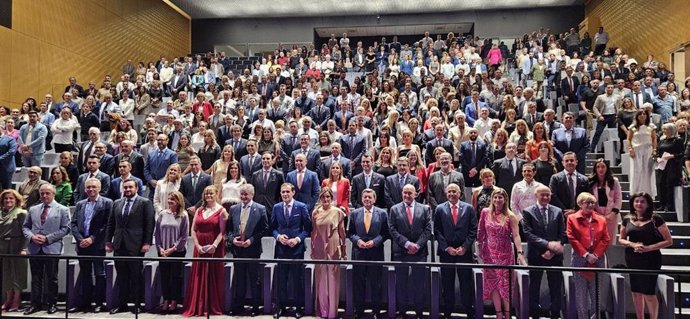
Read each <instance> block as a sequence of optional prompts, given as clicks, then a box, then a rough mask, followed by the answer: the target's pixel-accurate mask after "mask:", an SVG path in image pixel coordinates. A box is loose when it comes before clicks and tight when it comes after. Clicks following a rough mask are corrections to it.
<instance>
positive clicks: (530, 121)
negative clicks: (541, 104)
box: [522, 101, 544, 130]
mask: <svg viewBox="0 0 690 319" xmlns="http://www.w3.org/2000/svg"><path fill="white" fill-rule="evenodd" d="M522 119H523V120H525V122H527V127H528V128H529V129H530V130H532V129H533V128H534V124H536V123H538V122H543V121H544V114H543V113H542V112H537V103H534V102H532V101H529V102H527V113H525V114H524V115H522Z"/></svg>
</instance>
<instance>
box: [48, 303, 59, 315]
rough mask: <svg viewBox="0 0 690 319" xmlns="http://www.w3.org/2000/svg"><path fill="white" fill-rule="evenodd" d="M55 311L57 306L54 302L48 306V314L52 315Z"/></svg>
mask: <svg viewBox="0 0 690 319" xmlns="http://www.w3.org/2000/svg"><path fill="white" fill-rule="evenodd" d="M56 312H57V306H56V305H55V304H52V305H49V306H48V314H49V315H52V314H54V313H56Z"/></svg>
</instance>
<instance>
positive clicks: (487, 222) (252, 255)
mask: <svg viewBox="0 0 690 319" xmlns="http://www.w3.org/2000/svg"><path fill="white" fill-rule="evenodd" d="M100 187H101V185H100V181H99V180H98V179H96V178H89V179H87V180H86V182H85V192H86V199H84V200H81V201H79V202H78V203H77V206H76V210H75V212H74V214H73V216H72V218H71V221H70V217H69V209H68V208H67V207H65V206H62V205H60V204H58V203H57V202H55V200H54V198H55V188H54V186H52V185H50V184H45V185H42V186H41V188H40V191H39V193H40V198H41V203H40V204H38V205H35V206H33V207H31V208H30V209H29V212H28V213H26V212H24V211H22V210H17V207H20V205H21V201H22V198H21V195H19V194H18V193H17V192H16V191H14V190H5V191H3V192H2V194H0V199H1V200H2V210H1V211H2V219H0V222H2V224H1V225H2V227H0V230H2V231H3V234H4V235H5V238H10V240H8V241H3V245H4V244H6V243H7V244H8V245H9V246H8V247H5V246H3V252H5V251H8V252H13V253H28V254H31V255H60V254H61V253H62V249H63V248H62V238H63V237H64V236H65V235H66V234H67V233H68V232H69V231H70V230H71V232H72V234H73V236H74V238H75V240H76V243H77V245H76V250H77V253H78V255H80V256H105V254H106V253H107V252H113V253H114V255H115V256H143V255H144V254H145V253H146V252H148V250H149V249H151V248H153V249H156V251H157V253H158V255H159V256H161V257H181V256H184V255H185V248H186V246H187V238H188V237H187V234H188V231H189V227H191V229H192V240H193V242H194V245H193V247H194V257H200V258H207V257H208V258H223V257H224V255H225V251H226V245H227V249H228V250H229V251H230V252H232V254H233V255H234V257H236V258H249V259H258V258H260V256H261V253H262V245H261V237H262V236H263V235H264V234H267V233H268V232H271V234H272V236H273V237H274V239H275V240H276V248H275V258H278V259H295V260H301V259H304V253H305V251H306V249H305V245H304V243H305V239H306V238H307V237H308V236H310V237H311V258H312V259H315V260H340V259H346V258H347V256H346V251H347V250H346V245H345V240H346V239H347V238H349V239H350V240H351V242H352V243H353V245H352V259H353V260H368V261H383V260H384V249H383V247H384V245H383V243H384V241H385V240H386V239H388V238H390V239H391V246H392V247H391V249H392V260H394V261H405V262H425V261H427V256H428V254H429V251H428V248H427V243H428V242H429V241H430V240H431V238H432V220H433V232H434V235H435V238H436V244H437V255H438V256H439V259H440V262H441V263H442V264H454V263H472V262H473V261H474V260H473V253H472V247H473V246H474V243H475V241H477V244H478V251H477V254H478V256H479V258H480V259H481V262H482V263H485V264H499V265H510V264H514V263H515V261H516V255H515V253H516V254H517V261H518V262H519V263H522V264H525V258H524V257H523V251H522V246H521V242H520V232H519V227H518V225H519V224H520V225H522V228H523V231H524V238H526V240H527V247H528V254H527V259H526V261H527V263H529V264H530V265H535V266H562V265H563V245H564V244H565V243H566V242H569V243H570V245H571V246H572V249H573V254H572V265H573V266H579V267H603V266H604V265H605V252H606V249H607V248H608V247H609V242H610V241H611V240H612V238H610V235H609V231H608V229H607V226H606V225H607V223H606V220H605V218H604V217H603V216H601V215H599V214H596V213H595V204H596V200H595V197H594V196H593V195H591V194H589V193H585V192H583V193H580V194H579V195H578V196H577V204H578V206H579V208H580V209H579V210H578V211H577V212H575V213H571V214H568V215H567V216H565V215H564V213H563V212H562V211H561V209H559V208H557V207H556V206H553V205H550V204H549V202H550V200H551V190H550V189H549V188H548V187H545V186H540V187H537V188H536V190H535V196H536V200H537V203H536V204H535V205H532V206H530V207H527V208H526V209H525V210H524V211H523V212H522V220H519V219H518V217H517V215H516V214H513V213H512V212H511V211H510V209H509V208H508V194H507V193H506V191H505V190H503V189H501V188H496V189H495V190H494V191H493V192H492V194H491V197H490V204H489V206H488V207H487V208H484V209H483V210H482V211H481V212H479V214H477V212H476V211H475V209H474V208H473V207H472V206H471V205H469V204H467V203H465V202H462V201H461V200H460V198H461V194H462V190H461V189H460V187H459V186H458V185H456V184H452V183H449V184H448V185H447V186H446V187H445V189H446V196H447V199H448V200H447V201H446V202H444V203H440V204H439V205H438V206H437V207H436V209H435V212H434V213H433V214H432V213H431V209H430V208H429V206H427V205H424V204H422V203H419V202H417V201H416V200H415V197H416V195H417V194H416V189H415V187H414V186H413V185H404V186H403V188H402V201H401V202H400V203H398V204H396V205H394V206H392V207H391V208H390V210H389V212H388V213H386V212H385V211H384V210H383V209H381V208H379V207H376V206H375V205H374V204H375V202H376V197H377V194H376V192H375V191H373V190H371V189H366V190H364V191H363V192H362V194H361V196H362V203H363V206H362V207H360V208H358V209H355V210H353V211H352V212H351V214H350V215H349V218H346V217H345V212H344V210H343V209H342V208H340V207H338V206H336V205H334V203H333V197H334V196H333V192H332V190H331V189H330V188H323V189H322V190H321V192H320V193H319V201H318V203H316V207H315V209H314V210H313V212H312V213H310V212H309V211H308V209H307V206H306V205H305V204H304V203H301V202H299V201H297V200H295V199H294V196H295V187H294V186H293V185H292V184H288V183H285V184H283V185H281V187H280V194H281V199H282V201H281V202H279V203H277V204H275V205H274V207H272V211H271V215H270V216H271V218H270V221H269V218H268V214H267V209H266V207H264V206H262V205H260V204H258V203H256V202H254V201H253V197H254V187H253V186H252V185H251V184H243V185H241V186H240V187H239V193H240V202H239V203H238V204H235V205H233V206H232V207H231V208H230V211H229V212H227V211H226V210H225V208H223V207H222V206H221V205H220V204H219V203H218V202H217V198H218V194H217V190H216V189H215V187H214V186H208V187H206V188H205V189H204V191H203V204H202V205H200V207H198V208H197V209H196V211H195V214H194V216H195V218H194V219H193V222H192V223H191V225H190V223H189V221H188V217H187V213H186V210H185V200H184V197H183V195H182V194H181V193H179V192H171V193H170V194H169V196H168V203H167V204H168V208H167V209H165V210H163V211H161V212H160V213H159V214H158V216H157V217H156V216H154V211H153V205H152V203H151V201H150V200H148V199H146V198H144V197H141V196H138V195H137V183H136V182H135V181H134V180H125V181H123V183H122V191H123V197H122V198H121V199H118V200H116V201H114V202H113V201H111V200H110V199H107V198H105V197H102V196H100V195H99V192H100ZM630 201H631V206H632V212H631V214H630V215H629V217H628V218H626V219H624V221H623V223H622V225H621V227H620V234H621V235H620V236H621V239H620V243H621V245H624V246H626V252H625V256H626V263H627V265H628V267H629V268H639V269H657V270H658V269H660V266H661V253H660V249H662V248H665V247H668V246H669V245H671V244H672V238H671V235H670V232H669V229H668V227H667V226H666V225H665V224H664V221H663V219H662V218H661V217H659V216H657V215H654V214H653V202H652V198H651V197H650V195H648V194H645V193H638V194H634V195H633V196H632V198H631V200H630ZM228 220H229V222H228ZM346 220H348V221H349V225H348V227H345V223H346ZM12 225H14V227H12ZM18 225H22V232H23V237H24V238H25V240H28V244H27V246H26V247H27V249H26V250H22V249H23V245H22V243H21V240H19V241H16V240H15V241H14V244H13V241H12V240H11V239H12V238H16V237H17V235H18V233H17V230H16V229H17V226H18ZM226 227H227V228H228V229H227V230H226ZM346 228H347V232H346ZM226 235H227V238H226ZM154 237H155V243H156V244H155V246H153V247H152V243H153V238H154ZM514 248H515V252H514ZM14 250H17V251H14ZM57 261H58V260H57V259H52V258H45V259H37V258H32V259H30V266H31V267H30V268H31V273H32V287H31V288H32V289H31V291H32V298H31V306H30V307H29V308H28V309H26V311H25V314H32V313H34V312H36V311H39V310H40V309H42V307H44V306H45V307H46V308H45V309H46V310H47V311H48V312H49V313H54V312H56V311H57V308H56V306H55V304H56V298H57ZM22 262H23V260H22V259H14V260H12V259H10V260H8V259H5V260H3V290H4V292H5V298H6V300H7V302H6V303H5V304H3V308H4V309H5V310H13V309H14V310H16V309H17V308H18V303H19V302H18V301H17V300H18V297H17V296H18V291H21V289H23V287H24V286H23V285H25V284H26V275H25V274H24V275H23V276H22V274H21V273H22V271H21V270H22ZM24 265H25V264H24ZM23 267H25V266H23ZM115 267H116V270H117V274H118V276H117V283H118V285H119V287H120V289H119V291H120V293H119V299H118V303H117V305H115V306H114V307H113V308H111V310H110V312H111V313H117V312H120V311H124V310H125V308H127V305H128V302H133V303H134V305H135V306H134V308H133V309H132V310H133V311H134V312H135V313H137V312H141V311H142V309H141V308H139V304H140V302H141V299H142V296H143V278H142V269H143V263H142V262H141V261H134V260H119V261H116V262H115ZM234 267H235V273H234V276H233V283H232V284H233V291H234V296H232V305H233V307H232V309H231V312H232V313H233V314H237V315H239V314H241V313H243V311H244V307H243V305H244V304H245V296H246V294H245V292H246V291H247V286H249V290H250V291H251V300H252V309H251V314H252V315H257V314H259V305H260V301H261V289H260V276H259V271H258V269H259V267H256V265H255V264H254V263H247V262H243V261H238V262H236V263H234ZM223 268H224V263H223V262H220V261H218V262H211V261H199V262H194V263H193V264H192V272H191V276H190V280H189V283H188V284H187V290H186V293H185V297H184V305H183V315H185V316H201V315H206V314H207V313H210V314H212V315H217V314H222V313H223V301H224V294H223V291H224V285H225V281H224V269H223ZM24 269H25V268H24ZM80 269H81V270H80V272H81V274H82V280H81V283H82V287H81V296H82V298H81V299H80V300H81V301H82V304H81V305H79V307H77V309H73V310H74V311H77V310H82V311H86V310H93V311H96V312H98V311H102V310H103V304H104V301H105V271H104V267H103V261H102V260H80ZM182 270H183V266H182V263H179V262H174V261H169V262H161V263H160V274H161V283H162V292H163V303H162V304H161V310H162V311H172V310H177V309H178V304H179V302H180V301H181V299H182V294H181V290H182V280H183V276H182ZM339 270H340V266H339V265H328V264H319V265H317V266H316V268H315V279H314V282H315V285H316V302H315V305H316V311H317V312H316V314H317V315H318V316H320V317H323V318H336V317H337V316H338V301H339V297H338V296H339V287H340V284H339V279H340V274H339ZM395 271H396V297H397V300H396V308H397V309H398V310H399V311H400V312H401V313H403V314H404V313H405V312H407V310H411V311H414V312H415V313H416V314H417V316H421V314H422V310H423V305H424V304H425V303H426V302H425V298H426V294H424V293H420V289H427V288H426V287H423V286H420V283H423V282H425V276H427V274H428V271H427V270H425V268H424V267H416V266H396V269H395ZM353 272H354V285H355V287H354V288H355V291H357V292H361V293H356V294H354V296H355V300H354V301H355V311H356V315H357V316H358V317H359V316H360V315H361V314H362V313H363V311H364V310H365V309H366V308H371V309H372V310H373V313H374V316H378V314H379V311H380V303H379V301H381V291H382V287H381V278H382V274H383V273H382V267H380V266H362V265H355V266H354V267H353ZM546 273H547V279H548V282H549V290H550V292H551V293H550V297H551V300H550V301H551V302H550V308H549V311H550V314H551V316H552V317H558V316H559V315H560V311H561V297H562V292H561V285H562V275H561V273H560V272H558V271H546ZM542 275H543V271H531V272H530V282H531V285H530V286H531V287H530V296H531V298H530V301H531V302H530V310H531V312H532V313H533V314H537V313H539V312H540V311H541V310H540V305H539V290H540V286H541V284H540V283H541V279H542ZM276 276H277V277H276V280H277V283H278V286H277V289H278V292H279V293H277V299H276V307H277V310H276V312H275V314H274V317H276V318H278V317H281V316H283V315H284V314H285V313H286V311H287V309H286V308H287V306H288V305H292V306H295V307H296V310H295V312H294V316H295V317H298V318H299V317H301V316H302V309H303V308H302V307H303V306H304V263H300V262H296V263H280V264H279V265H278V267H277V269H276ZM456 276H457V277H458V279H459V281H460V293H461V296H460V300H461V306H462V309H463V310H464V312H466V313H467V314H468V317H473V316H474V309H473V308H474V306H473V304H474V296H473V294H474V288H473V287H474V285H473V279H472V272H471V269H470V268H454V267H442V270H441V277H442V278H441V282H442V300H443V308H442V309H441V310H442V311H443V312H444V313H445V315H446V316H450V314H451V313H453V312H454V311H455V310H456V309H454V305H455V303H454V300H455V278H456ZM509 278H510V276H509V275H508V270H502V269H485V271H484V282H483V291H482V295H483V299H484V300H491V301H492V302H493V305H494V308H495V310H496V315H497V318H509V316H510V314H509V299H510V293H511V292H510V290H509V287H510V282H509ZM594 278H595V275H594V273H592V272H576V273H575V289H576V300H577V314H578V318H581V319H584V318H588V317H589V316H590V315H592V313H593V311H594V309H595V303H596V300H595V299H594V296H595V294H594ZM22 280H23V283H22ZM367 283H368V284H369V285H371V287H370V291H371V292H372V295H371V299H370V300H371V301H372V303H371V304H366V302H365V295H366V294H365V293H363V292H365V291H366V288H367V287H366V286H367ZM655 285H656V276H655V275H632V276H631V288H632V290H633V298H634V299H635V311H636V313H637V315H638V318H642V316H643V314H644V309H645V307H647V308H649V312H650V313H651V318H656V314H657V312H658V302H657V300H656V297H655V296H654V293H655ZM288 288H290V289H288Z"/></svg>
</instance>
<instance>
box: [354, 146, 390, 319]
mask: <svg viewBox="0 0 690 319" xmlns="http://www.w3.org/2000/svg"><path fill="white" fill-rule="evenodd" d="M362 162H364V160H362ZM375 201H376V191H374V190H373V189H371V188H366V189H364V190H362V197H361V202H362V204H363V206H361V207H359V208H357V209H355V210H353V211H352V213H351V214H350V225H349V227H348V237H350V241H351V242H352V260H370V261H383V260H384V252H383V242H384V241H385V240H386V239H388V236H389V234H388V215H387V214H386V211H385V210H383V209H381V208H379V207H376V206H374V202H375ZM352 271H353V278H352V279H353V280H352V281H353V284H354V291H356V293H355V295H354V298H355V317H361V316H362V313H363V312H364V296H365V295H366V287H367V282H369V284H370V285H371V290H370V291H371V308H372V312H373V314H374V318H376V317H377V316H378V315H379V311H380V307H381V295H382V294H381V292H382V291H381V288H382V286H381V278H382V277H383V268H381V266H376V265H372V266H353V268H352Z"/></svg>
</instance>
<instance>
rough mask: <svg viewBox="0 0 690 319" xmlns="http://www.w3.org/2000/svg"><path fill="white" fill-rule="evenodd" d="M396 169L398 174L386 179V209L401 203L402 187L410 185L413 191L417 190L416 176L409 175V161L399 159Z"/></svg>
mask: <svg viewBox="0 0 690 319" xmlns="http://www.w3.org/2000/svg"><path fill="white" fill-rule="evenodd" d="M396 167H397V169H398V173H397V174H393V175H391V176H388V177H386V186H385V197H386V207H388V209H390V207H393V205H395V204H398V203H400V202H402V200H403V198H402V193H403V192H402V191H403V186H405V185H407V184H410V185H412V186H414V188H415V189H419V179H417V176H414V175H412V174H410V160H409V159H408V158H407V157H404V156H403V157H399V158H398V160H397V162H396Z"/></svg>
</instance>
